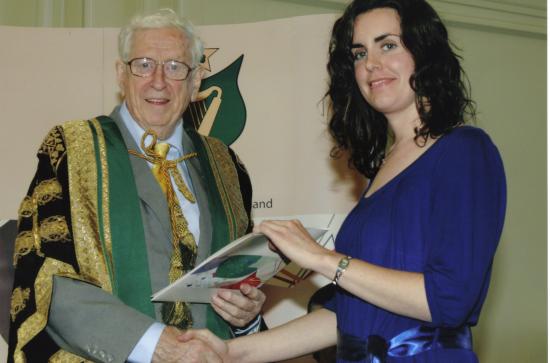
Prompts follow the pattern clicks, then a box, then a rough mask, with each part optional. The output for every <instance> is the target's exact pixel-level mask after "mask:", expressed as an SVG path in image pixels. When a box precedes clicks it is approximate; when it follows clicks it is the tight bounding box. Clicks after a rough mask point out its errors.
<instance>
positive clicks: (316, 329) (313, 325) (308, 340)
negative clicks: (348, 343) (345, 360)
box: [228, 309, 336, 363]
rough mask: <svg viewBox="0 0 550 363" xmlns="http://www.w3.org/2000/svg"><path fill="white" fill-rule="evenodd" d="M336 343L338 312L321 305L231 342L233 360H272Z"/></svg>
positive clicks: (243, 361)
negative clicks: (336, 313) (289, 319)
mask: <svg viewBox="0 0 550 363" xmlns="http://www.w3.org/2000/svg"><path fill="white" fill-rule="evenodd" d="M335 344H336V315H335V314H334V313H333V312H331V311H329V310H326V309H319V310H316V311H314V312H313V313H310V314H307V315H305V316H303V317H301V318H298V319H295V320H292V321H290V322H288V323H286V324H284V325H281V326H278V327H276V328H273V329H270V330H267V331H264V332H261V333H256V334H251V335H247V336H244V337H241V338H237V339H233V340H230V341H229V342H228V345H229V356H230V357H231V361H233V362H242V363H247V362H272V361H279V360H284V359H290V358H294V357H299V356H301V355H304V354H308V353H311V352H315V351H317V350H320V349H323V348H326V347H329V346H332V345H335Z"/></svg>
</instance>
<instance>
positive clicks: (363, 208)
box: [326, 126, 506, 363]
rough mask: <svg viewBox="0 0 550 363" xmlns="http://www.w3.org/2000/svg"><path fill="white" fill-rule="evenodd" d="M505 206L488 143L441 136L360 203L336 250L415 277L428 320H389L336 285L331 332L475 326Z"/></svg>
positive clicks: (470, 134)
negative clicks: (334, 327) (424, 299)
mask: <svg viewBox="0 0 550 363" xmlns="http://www.w3.org/2000/svg"><path fill="white" fill-rule="evenodd" d="M367 192H368V189H367ZM505 209H506V181H505V175H504V168H503V164H502V160H501V158H500V155H499V152H498V150H497V148H496V147H495V145H494V144H493V142H492V141H491V139H490V138H489V136H488V135H487V134H486V133H485V132H484V131H482V130H481V129H479V128H475V127H471V126H463V127H458V128H456V129H454V130H453V131H452V132H450V133H449V134H447V135H445V136H443V137H441V138H440V139H439V140H438V141H436V142H435V143H434V144H433V145H432V146H431V147H430V148H429V149H428V150H427V151H426V152H424V153H423V154H422V155H421V156H420V157H419V158H418V159H417V160H415V161H414V162H413V163H412V164H411V165H409V166H408V167H407V168H406V169H404V170H403V171H402V172H401V173H400V174H398V175H397V176H396V177H395V178H393V179H392V180H390V181H389V182H388V183H387V184H385V185H384V186H382V187H381V188H380V189H378V190H377V191H375V192H374V193H373V194H372V195H370V196H369V197H367V198H365V197H363V198H361V200H360V201H359V202H358V204H357V205H356V206H355V208H354V209H353V210H352V211H351V212H350V214H349V215H348V216H347V218H346V220H345V221H344V223H343V224H342V227H341V229H340V231H339V233H338V236H337V239H336V243H335V244H336V250H337V251H339V252H341V253H343V254H346V255H350V256H352V257H353V258H355V259H360V260H364V261H367V262H370V263H373V264H376V265H380V266H384V267H388V268H392V269H396V270H401V271H412V272H421V273H423V274H424V279H425V288H426V294H427V299H428V304H429V308H430V312H431V316H432V322H431V323H426V322H422V321H419V320H415V319H411V318H408V317H405V316H401V315H397V314H394V313H391V312H389V311H387V310H384V309H381V308H379V307H377V306H375V305H372V304H370V303H368V302H366V301H364V300H362V299H360V298H358V297H356V296H354V295H352V294H349V293H347V292H346V291H345V290H343V289H341V288H338V289H337V291H336V294H335V297H334V298H333V299H332V300H331V301H330V302H328V303H327V305H326V307H327V308H328V309H330V310H333V311H335V312H336V315H337V324H338V329H339V330H340V331H341V332H343V333H346V334H352V335H355V336H358V337H361V338H363V339H366V338H367V337H368V336H369V335H372V334H375V335H379V336H382V337H384V338H385V339H386V340H387V341H389V340H390V339H391V338H392V337H394V336H396V335H397V334H399V333H401V332H403V331H405V330H407V329H410V328H413V327H416V326H419V325H421V324H424V325H430V326H438V327H459V326H463V325H469V326H473V325H476V323H477V321H478V318H479V314H480V311H481V307H482V305H483V302H484V300H485V297H486V295H487V290H488V287H489V281H490V276H491V266H492V262H493V257H494V254H495V251H496V248H497V244H498V241H499V238H500V235H501V232H502V227H503V223H504V215H505ZM352 263H353V260H352ZM477 361H478V360H477V358H476V355H475V353H474V352H472V351H469V350H463V349H439V350H430V351H427V352H424V353H420V354H417V355H415V356H412V357H403V358H392V357H388V362H403V363H404V362H446V363H448V362H451V363H452V362H460V363H468V362H477ZM339 362H344V361H339Z"/></svg>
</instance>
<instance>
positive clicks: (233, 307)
mask: <svg viewBox="0 0 550 363" xmlns="http://www.w3.org/2000/svg"><path fill="white" fill-rule="evenodd" d="M264 302H265V294H264V293H263V292H262V291H260V290H259V289H257V288H255V287H252V286H250V285H248V284H242V285H241V288H240V290H229V289H219V290H218V292H217V294H216V295H214V296H213V297H212V308H213V309H214V310H215V311H216V312H217V313H218V314H219V315H220V316H221V317H222V318H223V319H224V320H225V321H227V322H228V323H229V324H231V325H233V326H236V327H239V328H242V327H243V326H246V325H247V324H248V323H250V322H251V321H252V319H254V318H255V317H256V316H258V314H259V313H260V311H261V310H262V306H263V305H264Z"/></svg>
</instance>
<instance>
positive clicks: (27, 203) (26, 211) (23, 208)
mask: <svg viewBox="0 0 550 363" xmlns="http://www.w3.org/2000/svg"><path fill="white" fill-rule="evenodd" d="M18 214H19V218H29V217H31V216H32V214H33V208H32V198H31V197H29V196H28V195H27V196H25V198H23V201H22V202H21V205H20V206H19V211H18Z"/></svg>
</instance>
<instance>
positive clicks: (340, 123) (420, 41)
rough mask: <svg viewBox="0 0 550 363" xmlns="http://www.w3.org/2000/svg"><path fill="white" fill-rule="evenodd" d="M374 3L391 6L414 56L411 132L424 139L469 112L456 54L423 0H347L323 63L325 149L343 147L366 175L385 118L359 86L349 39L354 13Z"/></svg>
mask: <svg viewBox="0 0 550 363" xmlns="http://www.w3.org/2000/svg"><path fill="white" fill-rule="evenodd" d="M377 8H391V9H395V10H396V11H397V13H398V15H399V17H400V19H401V39H402V42H403V44H404V46H405V48H407V50H408V51H409V52H410V53H411V54H412V57H413V59H414V64H415V71H414V73H413V75H412V76H411V79H410V80H409V83H410V85H411V88H412V89H413V90H414V92H415V94H416V105H417V110H418V113H419V115H420V120H421V126H420V128H418V129H417V130H416V137H417V138H419V137H420V138H424V141H425V140H426V139H427V138H428V137H433V138H435V137H438V136H441V135H442V134H444V133H446V132H449V131H450V130H451V129H452V128H453V127H455V126H458V125H461V124H463V123H464V122H465V120H466V118H474V117H475V104H474V102H473V101H472V100H471V99H470V96H469V94H470V92H469V83H468V80H467V78H466V75H465V74H464V71H463V69H462V67H461V65H460V57H459V56H458V55H457V54H455V52H454V51H453V49H452V48H451V43H450V41H449V38H448V34H447V29H446V28H445V25H443V22H442V21H441V19H440V18H439V16H438V15H437V13H436V12H435V10H434V9H433V8H432V7H431V6H430V5H429V4H428V3H427V2H426V1H425V0H355V1H353V2H352V3H351V4H350V5H349V6H348V7H347V8H346V10H345V12H344V14H343V15H342V17H341V18H339V19H338V20H337V21H336V23H335V24H334V27H333V29H332V38H331V42H330V49H329V62H328V65H327V69H328V73H329V76H330V83H329V89H328V91H327V96H328V97H329V100H330V108H331V110H330V111H331V117H330V120H329V131H330V133H331V135H332V136H333V137H334V139H335V141H336V146H335V147H334V148H333V149H332V152H331V155H332V156H333V157H337V156H339V155H340V154H341V152H342V151H348V152H349V155H350V159H349V162H350V164H351V165H352V166H353V167H355V168H356V169H357V170H358V171H359V172H360V173H362V174H363V175H365V176H366V177H367V178H372V177H373V176H374V175H375V174H376V172H377V171H378V169H379V167H380V165H381V163H382V160H383V158H384V153H385V148H386V143H387V137H388V124H387V120H386V118H385V116H384V115H383V114H382V113H380V112H378V111H376V110H375V109H374V108H372V107H371V106H370V105H369V104H368V103H367V102H366V101H365V99H364V98H363V96H362V95H361V92H360V91H359V88H358V86H357V83H356V81H355V73H354V61H353V58H352V54H351V44H352V39H353V24H354V22H355V19H356V17H357V16H358V15H360V14H362V13H365V12H367V11H369V10H372V9H377Z"/></svg>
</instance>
